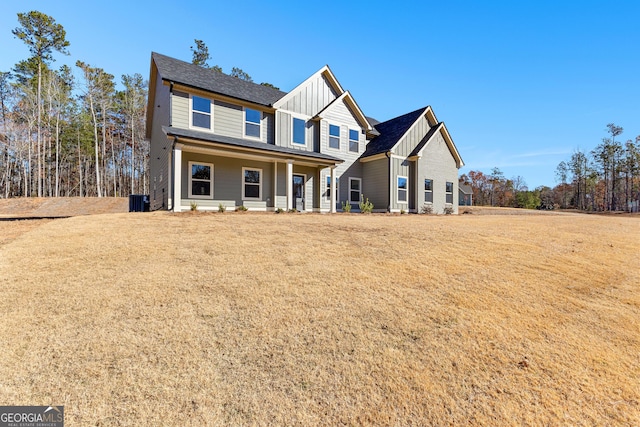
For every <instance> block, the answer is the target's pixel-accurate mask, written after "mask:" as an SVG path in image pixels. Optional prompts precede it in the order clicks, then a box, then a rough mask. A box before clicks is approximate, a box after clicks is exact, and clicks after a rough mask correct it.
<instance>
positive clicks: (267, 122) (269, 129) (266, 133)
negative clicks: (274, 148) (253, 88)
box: [261, 113, 275, 144]
mask: <svg viewBox="0 0 640 427" xmlns="http://www.w3.org/2000/svg"><path fill="white" fill-rule="evenodd" d="M274 123H275V118H274V116H273V114H268V113H262V121H261V126H262V141H263V142H266V143H267V144H275V136H274V133H275V127H274Z"/></svg>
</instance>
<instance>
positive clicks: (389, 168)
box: [384, 151, 392, 213]
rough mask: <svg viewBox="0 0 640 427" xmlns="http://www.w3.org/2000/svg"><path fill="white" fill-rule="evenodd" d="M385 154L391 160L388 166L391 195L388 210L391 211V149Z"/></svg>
mask: <svg viewBox="0 0 640 427" xmlns="http://www.w3.org/2000/svg"><path fill="white" fill-rule="evenodd" d="M384 155H385V156H387V159H388V160H389V162H388V166H389V167H388V168H387V183H388V184H389V194H387V196H389V204H388V205H387V212H389V213H391V197H392V195H391V191H392V188H391V151H387V152H386V153H384Z"/></svg>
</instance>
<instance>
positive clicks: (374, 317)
mask: <svg viewBox="0 0 640 427" xmlns="http://www.w3.org/2000/svg"><path fill="white" fill-rule="evenodd" d="M30 224H31V225H29V226H28V227H25V229H23V230H22V231H21V232H16V231H14V232H13V237H11V238H8V239H6V240H2V239H0V289H1V295H2V298H1V299H0V405H23V404H24V405H26V404H38V405H48V404H58V405H65V413H66V422H67V424H66V425H68V426H88V425H99V426H107V425H123V426H142V425H167V426H169V425H176V426H187V425H397V426H405V425H487V426H494V425H639V424H640V380H639V378H640V292H639V291H640V289H639V288H640V260H639V254H640V219H639V218H637V217H636V218H623V217H620V218H619V217H601V216H587V215H573V214H564V215H508V214H503V215H460V216H457V217H456V216H446V217H444V216H439V217H436V216H418V215H405V216H387V215H369V216H367V215H357V214H352V215H344V214H338V215H311V214H281V215H275V214H251V213H249V214H237V213H225V214H218V213H216V214H204V213H195V214H193V213H186V214H171V213H152V214H140V213H137V214H126V213H123V214H109V215H94V216H82V217H75V218H68V219H59V220H49V221H42V222H35V221H33V222H30ZM33 224H36V225H33ZM15 225H16V223H15V222H1V221H0V233H1V234H2V235H4V233H7V232H8V231H9V232H10V230H13V227H14V226H15Z"/></svg>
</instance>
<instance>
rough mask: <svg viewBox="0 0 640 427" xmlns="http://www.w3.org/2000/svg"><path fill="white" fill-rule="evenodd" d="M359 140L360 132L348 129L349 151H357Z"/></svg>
mask: <svg viewBox="0 0 640 427" xmlns="http://www.w3.org/2000/svg"><path fill="white" fill-rule="evenodd" d="M359 141H360V133H359V132H358V131H357V130H353V129H349V151H352V152H354V153H357V152H358V149H359V147H358V145H359V144H358V142H359Z"/></svg>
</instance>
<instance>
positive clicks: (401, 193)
mask: <svg viewBox="0 0 640 427" xmlns="http://www.w3.org/2000/svg"><path fill="white" fill-rule="evenodd" d="M408 192H409V183H408V180H407V177H406V176H399V177H398V203H407V193H408Z"/></svg>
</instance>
